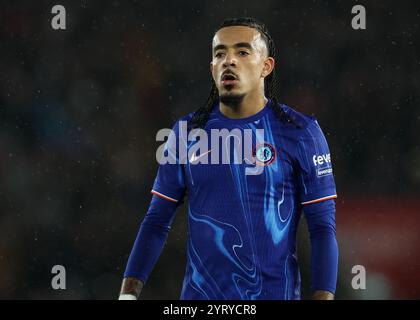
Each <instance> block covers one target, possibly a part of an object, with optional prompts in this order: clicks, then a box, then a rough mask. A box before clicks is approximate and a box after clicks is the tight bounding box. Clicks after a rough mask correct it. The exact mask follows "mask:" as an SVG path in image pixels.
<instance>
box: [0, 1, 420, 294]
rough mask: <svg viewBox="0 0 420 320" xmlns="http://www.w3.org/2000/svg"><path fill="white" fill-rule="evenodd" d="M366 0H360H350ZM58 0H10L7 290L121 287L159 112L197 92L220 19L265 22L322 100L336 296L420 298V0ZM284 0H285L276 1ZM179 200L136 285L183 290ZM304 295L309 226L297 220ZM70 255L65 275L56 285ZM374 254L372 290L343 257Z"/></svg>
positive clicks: (185, 105)
mask: <svg viewBox="0 0 420 320" xmlns="http://www.w3.org/2000/svg"><path fill="white" fill-rule="evenodd" d="M358 3H359V2H357V3H356V1H355V3H354V4H358ZM54 4H56V3H53V2H49V1H44V2H30V1H16V2H9V3H7V4H2V6H1V8H0V21H1V22H0V40H1V41H0V46H1V50H0V72H1V74H0V204H1V206H0V210H1V211H0V212H1V213H0V298H2V299H7V298H21V299H42V298H47V299H115V298H116V297H117V295H118V291H119V287H120V283H121V279H122V274H123V271H124V268H125V263H126V261H127V258H128V255H129V253H130V249H131V246H132V243H133V241H134V239H135V236H136V234H137V230H138V227H139V224H140V222H141V220H142V218H143V216H144V214H145V213H146V211H147V208H148V204H149V201H150V199H151V194H150V189H151V186H152V183H153V179H154V176H155V173H156V169H157V162H156V159H155V152H156V149H157V147H158V146H159V145H160V144H161V142H156V140H155V136H156V133H157V131H158V130H159V129H161V128H170V127H171V126H172V125H173V123H174V121H175V120H176V119H178V118H179V117H181V116H183V115H185V114H187V113H189V112H191V111H193V110H194V109H196V108H197V107H199V106H200V105H201V104H203V103H204V102H205V99H206V98H207V95H208V93H209V89H210V72H209V62H210V58H211V51H210V48H211V47H210V46H211V39H212V32H213V30H214V29H215V28H216V27H217V25H219V24H220V23H221V21H222V20H223V19H224V18H226V17H234V16H253V17H256V18H257V19H259V20H261V21H263V22H264V23H265V24H266V25H267V26H268V28H269V30H270V31H271V33H272V35H273V37H274V39H275V41H276V45H277V50H278V60H277V70H278V71H277V72H278V75H279V80H280V84H281V97H280V98H281V101H283V102H284V103H286V104H288V105H290V106H292V107H294V108H296V109H297V110H299V111H302V112H305V113H308V114H314V115H315V116H316V117H317V119H318V121H319V123H320V125H321V127H322V128H323V130H324V132H325V134H326V136H327V139H328V142H329V145H330V149H331V153H332V159H333V166H334V173H335V177H336V184H337V190H338V193H339V198H338V200H337V235H338V241H339V245H340V279H339V285H338V290H337V298H338V299H382V298H383V299H400V298H420V255H419V252H420V235H419V228H420V222H419V220H418V218H417V215H418V214H419V211H420V200H418V199H416V196H418V194H419V193H418V191H419V187H420V166H419V162H420V150H419V131H418V128H419V124H420V108H419V92H420V77H419V69H420V45H419V39H420V34H419V22H420V10H419V8H420V7H419V5H418V3H417V2H416V1H410V2H409V1H406V2H404V4H400V5H399V6H397V5H396V4H395V3H394V2H392V1H381V3H377V2H374V1H370V2H368V1H365V2H364V3H363V4H364V5H365V6H366V10H367V29H366V30H353V29H352V28H351V19H352V17H353V16H352V14H351V7H352V6H353V5H354V4H353V3H351V1H348V2H346V3H344V2H343V1H337V2H334V3H333V2H328V3H327V2H324V1H311V2H307V3H306V4H301V3H297V2H294V1H281V3H280V2H279V1H274V0H271V1H240V2H239V1H211V2H210V1H209V2H196V1H192V0H189V1H184V2H182V3H179V4H177V3H176V2H175V1H159V2H158V1H127V2H123V1H109V2H104V1H102V2H101V1H96V2H93V1H88V0H84V1H83V0H82V1H72V2H70V1H67V2H66V1H61V3H60V4H62V5H64V7H65V8H66V14H67V19H66V25H67V29H66V30H53V29H52V27H51V19H52V17H53V14H51V8H52V6H53V5H54ZM280 4H281V5H280ZM185 221H186V212H185V207H182V208H180V209H179V211H178V214H177V217H176V219H175V222H174V225H173V228H172V231H171V233H170V235H169V238H168V242H167V245H166V247H165V249H164V252H163V254H162V256H161V259H160V260H159V262H158V264H157V265H156V267H155V269H154V272H153V273H152V275H151V278H150V280H149V282H148V283H147V285H146V287H145V289H144V292H143V295H142V297H143V298H144V299H164V298H173V299H177V298H178V296H179V293H180V288H181V284H182V277H183V273H184V268H185V239H186V233H187V229H186V223H185ZM299 239H300V240H299V255H300V256H301V257H300V261H301V264H302V277H303V296H304V297H308V296H309V265H308V264H309V260H308V257H309V254H308V252H309V240H308V234H307V232H306V231H305V225H304V221H303V224H302V228H301V232H300V236H299ZM54 265H63V266H64V267H65V268H66V272H67V281H66V287H67V288H66V290H53V289H52V288H51V279H52V277H53V274H52V273H51V269H52V267H53V266H54ZM354 265H363V266H365V267H366V271H367V287H366V289H365V290H353V289H352V287H351V278H352V276H353V274H352V273H351V268H352V266H354Z"/></svg>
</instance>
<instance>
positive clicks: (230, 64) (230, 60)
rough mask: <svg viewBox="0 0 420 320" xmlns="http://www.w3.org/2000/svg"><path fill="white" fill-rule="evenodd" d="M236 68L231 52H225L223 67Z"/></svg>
mask: <svg viewBox="0 0 420 320" xmlns="http://www.w3.org/2000/svg"><path fill="white" fill-rule="evenodd" d="M233 66H236V59H235V55H234V54H233V53H232V52H229V51H228V52H226V55H225V61H223V67H225V68H227V67H233Z"/></svg>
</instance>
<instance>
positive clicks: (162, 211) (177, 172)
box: [120, 121, 186, 300]
mask: <svg viewBox="0 0 420 320" xmlns="http://www.w3.org/2000/svg"><path fill="white" fill-rule="evenodd" d="M179 137H180V132H179V121H178V122H177V123H176V124H175V126H174V128H173V130H172V134H171V135H170V136H169V138H168V141H167V142H166V144H165V148H164V155H163V157H165V156H166V159H169V161H166V162H164V161H161V162H160V165H159V170H158V173H157V176H156V179H155V182H154V184H153V189H152V194H153V197H152V200H151V202H150V206H149V209H148V211H147V214H146V216H145V217H144V219H143V221H142V223H141V225H140V229H139V231H138V234H137V237H136V240H135V242H134V245H133V248H132V250H131V253H130V257H129V259H128V262H127V266H126V269H125V272H124V279H123V282H122V285H121V291H120V299H121V300H123V299H124V300H134V299H137V298H138V297H139V295H140V293H141V291H142V288H143V285H144V284H145V283H146V281H147V279H148V277H149V275H150V273H151V272H152V269H153V267H154V266H155V264H156V262H157V260H158V258H159V257H160V254H161V252H162V250H163V247H164V245H165V242H166V239H167V237H168V232H169V230H170V227H171V224H172V221H173V219H174V217H175V212H176V209H177V207H178V205H179V204H180V200H182V198H183V195H184V192H185V188H186V187H185V183H184V175H183V168H182V163H183V162H182V159H181V156H180V153H179V150H178V146H179Z"/></svg>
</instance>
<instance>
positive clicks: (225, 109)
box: [220, 94, 268, 119]
mask: <svg viewBox="0 0 420 320" xmlns="http://www.w3.org/2000/svg"><path fill="white" fill-rule="evenodd" d="M267 102H268V99H267V98H266V97H265V96H264V94H258V95H249V94H247V95H246V96H245V97H244V99H243V100H242V102H241V104H240V105H239V107H238V108H236V109H233V108H231V107H229V106H227V105H225V104H223V103H222V102H220V112H221V113H222V114H223V115H224V116H226V117H228V118H232V119H241V118H248V117H251V116H253V115H254V114H256V113H258V112H260V111H261V110H262V109H263V108H264V106H265V105H266V104H267Z"/></svg>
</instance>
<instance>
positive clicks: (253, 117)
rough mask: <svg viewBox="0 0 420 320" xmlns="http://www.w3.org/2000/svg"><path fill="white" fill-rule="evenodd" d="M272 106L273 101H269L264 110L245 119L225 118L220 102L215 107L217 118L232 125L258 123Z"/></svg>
mask: <svg viewBox="0 0 420 320" xmlns="http://www.w3.org/2000/svg"><path fill="white" fill-rule="evenodd" d="M270 104H271V99H268V101H267V103H266V104H265V106H264V108H262V109H261V110H260V111H258V112H257V113H256V114H253V115H252V116H249V117H245V118H238V119H235V118H229V117H227V116H225V115H224V114H223V113H222V112H221V111H220V102H218V103H217V104H216V105H215V108H214V110H215V113H216V116H217V117H218V118H219V119H220V120H222V121H226V122H231V123H249V122H253V121H256V120H258V119H261V118H262V117H263V116H264V115H265V114H266V113H267V111H268V110H269V107H270Z"/></svg>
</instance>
